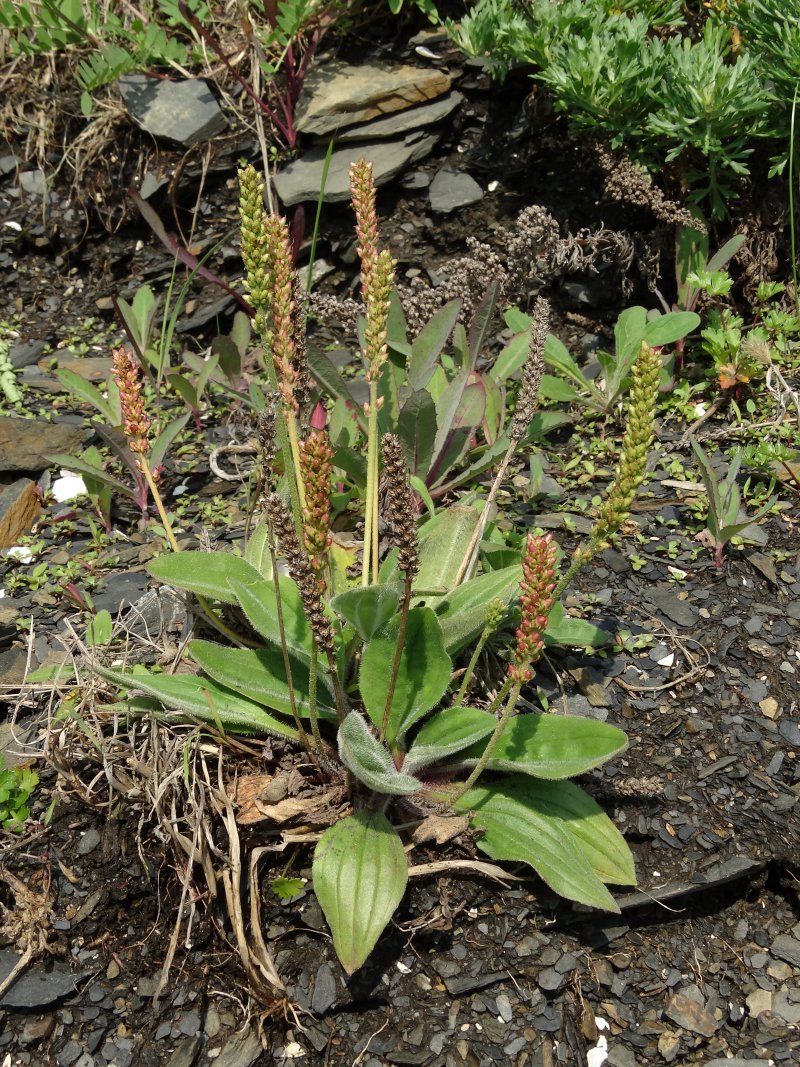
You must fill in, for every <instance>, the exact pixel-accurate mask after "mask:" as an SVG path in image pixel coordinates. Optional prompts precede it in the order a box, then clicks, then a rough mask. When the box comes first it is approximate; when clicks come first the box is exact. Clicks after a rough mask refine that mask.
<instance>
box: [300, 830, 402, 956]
mask: <svg viewBox="0 0 800 1067" xmlns="http://www.w3.org/2000/svg"><path fill="white" fill-rule="evenodd" d="M311 878H312V881H313V884H314V892H315V893H316V895H317V900H318V901H319V904H320V907H321V908H322V911H323V913H324V915H325V918H326V919H327V921H328V926H330V928H331V933H332V934H333V946H334V948H335V949H336V955H337V956H338V957H339V960H340V962H341V964H342V966H343V967H344V969H345V970H346V971H347V973H348V974H353V972H354V971H357V970H358V968H359V967H360V966H361V965H362V964H363V963H364V961H365V960H366V958H367V956H369V954H370V952H371V951H372V949H373V948H374V947H375V945H376V943H377V941H378V938H379V937H380V936H381V934H382V933H383V931H384V930H385V929H386V926H387V925H388V923H389V920H390V919H391V917H392V915H394V913H395V911H396V909H397V906H398V904H399V903H400V901H401V900H402V899H403V893H405V890H406V883H407V882H408V864H407V862H406V855H405V852H404V851H403V843H402V841H401V840H400V838H399V836H398V834H397V832H396V830H395V829H394V828H393V826H392V825H391V823H390V822H389V820H388V819H387V818H386V816H385V815H383V814H382V813H381V812H379V811H371V812H366V811H363V812H359V813H358V814H357V815H349V816H348V817H347V818H346V819H342V820H341V821H340V822H337V823H336V824H335V825H334V826H331V827H329V829H327V830H326V831H325V833H324V834H323V835H322V837H321V838H320V839H319V842H318V843H317V847H316V848H315V850H314V862H313V865H312V868H311Z"/></svg>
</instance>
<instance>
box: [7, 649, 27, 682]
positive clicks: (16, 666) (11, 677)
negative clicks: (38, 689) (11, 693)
mask: <svg viewBox="0 0 800 1067" xmlns="http://www.w3.org/2000/svg"><path fill="white" fill-rule="evenodd" d="M27 666H28V653H27V651H26V649H24V648H8V649H6V650H5V651H3V652H0V691H2V690H3V689H4V688H5V687H6V686H11V687H13V686H17V685H22V682H23V680H24V678H25V670H26V668H27Z"/></svg>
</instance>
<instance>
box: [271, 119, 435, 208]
mask: <svg viewBox="0 0 800 1067" xmlns="http://www.w3.org/2000/svg"><path fill="white" fill-rule="evenodd" d="M437 140H438V135H437V134H434V133H430V134H416V133H410V134H407V135H406V136H405V137H404V138H403V140H396V141H380V142H376V143H375V144H363V143H358V144H350V145H347V146H346V147H344V148H339V149H335V150H334V152H333V154H332V155H331V162H330V167H329V169H328V176H327V179H326V181H325V189H324V191H323V193H322V199H323V200H324V201H325V202H326V203H337V202H339V201H342V200H349V199H350V164H351V163H354V162H355V161H356V160H358V159H362V158H364V159H369V160H371V161H372V164H373V168H372V176H373V178H374V180H375V184H376V185H384V184H385V183H386V182H388V181H390V180H391V179H392V178H394V177H395V175H397V174H399V173H400V172H401V171H402V170H404V169H405V168H406V167H408V166H410V165H411V164H412V163H416V162H418V161H419V160H420V159H424V157H425V156H427V155H428V154H429V153H430V152H431V151H432V150H433V148H434V146H435V144H436V142H437ZM326 152H327V150H326V149H324V148H312V149H310V150H309V151H308V152H305V153H304V154H303V155H302V156H301V157H300V158H299V159H295V160H293V161H292V162H291V163H290V164H289V165H288V166H287V167H284V169H283V170H282V171H280V173H278V174H276V175H275V178H274V180H273V184H274V186H275V189H276V190H277V193H278V196H279V197H280V198H281V200H282V201H283V203H284V204H285V205H286V206H287V207H290V206H291V205H292V204H299V203H302V201H304V200H314V201H316V200H317V199H318V198H319V195H320V190H321V189H322V171H323V167H324V165H325V156H326Z"/></svg>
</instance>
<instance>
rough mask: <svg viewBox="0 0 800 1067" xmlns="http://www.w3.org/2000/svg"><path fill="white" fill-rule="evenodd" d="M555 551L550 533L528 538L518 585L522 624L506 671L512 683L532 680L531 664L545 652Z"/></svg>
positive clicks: (554, 570) (554, 567)
mask: <svg viewBox="0 0 800 1067" xmlns="http://www.w3.org/2000/svg"><path fill="white" fill-rule="evenodd" d="M556 552H557V550H556V546H555V545H554V544H553V539H552V537H551V535H550V534H547V535H546V536H545V537H534V536H533V535H531V534H529V535H528V539H527V541H526V543H525V554H524V556H523V559H522V581H521V582H520V598H519V603H520V608H521V610H522V621H521V622H520V626H519V629H518V630H517V647H516V649H515V651H514V662H513V663H512V664H511V665H510V666H509V668H508V673H509V675H510V676H511V678H512V679H513V680H514V681H515V682H528V681H530V679H531V678H532V677H533V671H532V670H531V668H530V665H531V664H532V663H535V662H536V660H537V659H538V658H539V656H541V654H542V650H543V649H544V631H545V629H546V627H547V617H548V615H549V614H550V612H551V610H552V608H553V600H554V596H553V593H554V590H555V587H556Z"/></svg>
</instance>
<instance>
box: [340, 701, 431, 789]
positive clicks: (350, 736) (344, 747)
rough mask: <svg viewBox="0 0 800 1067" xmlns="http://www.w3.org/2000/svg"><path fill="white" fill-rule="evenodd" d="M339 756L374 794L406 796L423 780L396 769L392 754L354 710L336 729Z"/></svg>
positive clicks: (419, 786) (420, 784)
mask: <svg viewBox="0 0 800 1067" xmlns="http://www.w3.org/2000/svg"><path fill="white" fill-rule="evenodd" d="M338 740H339V757H340V758H341V761H342V763H343V764H344V765H345V767H347V769H348V770H349V771H352V772H353V774H354V775H355V776H356V778H357V779H358V780H359V782H362V783H363V784H364V785H365V786H366V787H367V788H368V789H374V790H375V792H376V793H383V794H385V795H388V796H397V797H402V796H409V795H410V794H411V793H417V792H419V790H420V789H421V788H422V782H420V781H419V780H418V779H417V778H412V776H411V775H410V774H405V773H403V771H398V769H397V767H395V764H394V760H393V759H392V754H391V752H390V751H389V749H388V748H387V747H386V745H384V744H382V743H381V742H380V741H379V740H378V738H377V737H375V736H374V734H373V733H372V732H371V731H370V728H369V726H368V725H367V723H366V721H365V720H364V719H363V718H362V716H361V715H359V714H358V712H357V711H351V712H350V714H349V715H348V716H347V718H346V719H345V720H344V722H343V723H342V725H341V726H340V728H339V738H338Z"/></svg>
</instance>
